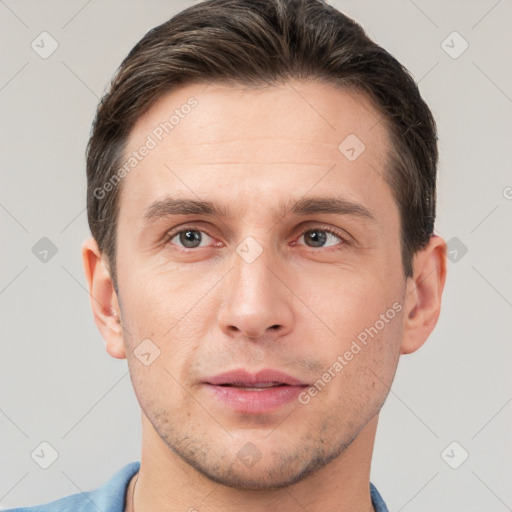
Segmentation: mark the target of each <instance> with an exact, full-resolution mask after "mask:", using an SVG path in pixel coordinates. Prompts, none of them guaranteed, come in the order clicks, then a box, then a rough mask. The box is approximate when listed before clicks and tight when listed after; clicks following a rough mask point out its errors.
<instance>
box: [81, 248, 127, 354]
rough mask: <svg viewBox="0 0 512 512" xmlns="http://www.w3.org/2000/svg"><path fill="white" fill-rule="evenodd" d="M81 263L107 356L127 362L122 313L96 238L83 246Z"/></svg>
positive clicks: (95, 319)
mask: <svg viewBox="0 0 512 512" xmlns="http://www.w3.org/2000/svg"><path fill="white" fill-rule="evenodd" d="M82 262H83V265H84V271H85V277H86V279H87V284H88V287H89V296H90V299H91V306H92V312H93V316H94V321H95V322H96V325H97V326H98V329H99V330H100V332H101V335H102V336H103V339H104V340H105V342H106V349H107V352H108V353H109V354H110V355H111V356H112V357H115V358H117V359H124V358H126V350H125V346H124V340H123V329H122V325H121V311H120V307H119V302H118V300H117V295H116V292H115V290H114V286H113V284H112V280H111V279H110V273H109V271H108V268H107V266H106V264H105V262H104V261H103V259H102V256H101V252H100V250H99V247H98V244H97V243H96V240H95V239H94V238H88V239H87V240H85V241H84V242H83V244H82Z"/></svg>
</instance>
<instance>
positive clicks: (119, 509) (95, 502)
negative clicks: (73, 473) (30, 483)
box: [4, 461, 140, 512]
mask: <svg viewBox="0 0 512 512" xmlns="http://www.w3.org/2000/svg"><path fill="white" fill-rule="evenodd" d="M139 466H140V462H138V461H136V462H131V463H130V464H127V465H126V466H124V467H123V468H121V469H120V470H119V471H118V472H117V473H116V474H115V475H114V476H112V478H110V480H109V481H108V482H106V483H105V484H104V485H102V486H101V487H99V488H98V489H95V490H94V491H90V492H81V493H77V494H73V495H71V496H67V497H65V498H61V499H58V500H56V501H52V502H51V503H46V504H44V505H36V506H33V507H20V508H12V509H9V510H5V511H4V512H98V510H105V511H107V510H108V511H109V512H123V511H124V506H125V495H126V488H127V486H128V484H129V482H130V479H131V478H132V477H133V475H135V473H137V471H138V470H139Z"/></svg>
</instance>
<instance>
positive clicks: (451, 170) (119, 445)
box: [0, 0, 512, 512]
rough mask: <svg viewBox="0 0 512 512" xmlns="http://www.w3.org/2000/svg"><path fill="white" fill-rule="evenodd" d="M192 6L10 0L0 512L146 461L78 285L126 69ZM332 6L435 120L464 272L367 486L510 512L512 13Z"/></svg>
mask: <svg viewBox="0 0 512 512" xmlns="http://www.w3.org/2000/svg"><path fill="white" fill-rule="evenodd" d="M192 3H193V2H185V1H181V0H180V1H178V0H175V1H155V0H153V1H146V2H142V1H136V2H133V1H100V0H92V1H89V2H87V1H84V0H79V1H66V2H64V1H58V2H57V1H46V0H45V1H37V2H36V1H33V2H30V1H19V0H18V1H16V0H0V19H1V22H0V23H1V25H0V38H1V45H2V64H1V66H0V73H1V76H0V109H1V119H2V124H1V133H0V145H1V169H2V188H1V191H0V223H1V233H2V235H1V236H2V253H1V254H2V262H1V274H0V302H1V311H2V316H1V336H2V342H1V346H0V347H1V354H0V379H1V385H0V429H1V436H0V505H1V506H2V507H11V506H15V505H21V504H24V505H29V504H36V503H41V502H45V501H50V500H52V499H55V498H57V497H61V496H64V495H68V494H72V493H75V492H79V491H81V490H90V489H92V488H95V487H97V486H99V485H101V484H102V483H104V481H105V480H107V479H108V478H109V477H110V476H111V475H112V474H113V473H114V472H115V471H117V470H118V469H119V468H120V467H121V466H122V465H124V464H126V463H128V462H130V461H133V460H138V459H139V450H140V437H141V429H140V416H139V414H140V413H139V409H138V404H137V402H136V399H135V397H134V394H133V391H132V388H131V383H130V379H129V375H128V373H127V366H126V361H119V360H115V359H112V358H110V357H109V356H108V354H106V352H105V350H104V342H103V339H102V338H101V336H100V334H99V332H98V331H97V329H96V326H95V324H94V322H93V319H92V314H91V312H90V306H89V297H88V294H87V291H86V289H85V286H86V284H85V278H84V274H83V270H82V265H81V258H80V245H81V243H82V241H83V240H84V239H85V238H86V237H87V236H88V234H89V231H88V226H87V222H86V211H85V190H86V180H85V170H84V149H85V145H86V142H87V138H88V134H89V130H90V124H91V121H92V118H93V114H94V111H95V108H96V105H97V102H98V98H99V97H100V96H101V94H102V93H103V91H104V90H105V87H106V85H107V84H108V82H109V80H110V78H111V76H112V74H113V72H114V70H115V69H116V67H117V66H118V64H119V63H120V62H121V60H122V58H123V57H124V56H125V55H126V54H127V52H128V51H129V50H130V48H131V47H132V46H133V45H134V44H135V43H136V42H137V41H138V40H139V39H140V38H141V37H142V36H143V35H144V34H145V32H146V31H147V30H149V29H150V28H151V27H153V26H155V25H157V24H160V23H161V22H163V21H165V20H167V19H168V18H169V17H170V16H171V15H173V14H174V13H176V12H178V11H179V10H181V9H182V8H184V7H186V6H188V5H191V4H192ZM331 3H332V4H333V5H336V6H337V7H338V8H340V10H342V11H343V12H345V13H346V14H348V15H349V16H351V17H353V18H355V19H356V20H358V21H359V22H360V23H361V24H362V25H363V26H364V27H365V28H366V29H367V30H368V32H369V35H370V36H371V37H373V38H374V39H375V40H376V41H377V42H378V43H379V44H381V45H383V46H384V47H385V48H386V49H388V50H389V51H390V52H391V53H392V54H394V55H395V56H396V57H397V58H398V59H399V60H400V61H401V62H403V63H404V64H405V65H406V67H408V68H409V69H410V70H411V72H412V73H413V75H414V77H415V79H416V80H417V81H418V82H419V85H420V89H421V91H422V94H423V95H424V97H425V99H426V101H427V103H429V105H430V106H431V108H432V110H433V112H434V115H435V117H436V119H437V122H438V126H439V136H440V150H441V161H440V168H439V196H438V200H439V213H438V224H437V232H438V233H439V234H441V235H442V236H443V237H444V238H445V239H446V240H447V241H449V242H450V243H449V249H450V251H451V258H452V260H453V261H450V262H449V265H448V280H447V285H446V289H445V294H444V299H443V311H442V314H441V318H440V321H439V324H438V326H437V328H436V329H435V331H434V334H433V335H432V336H431V338H430V339H429V341H428V342H427V343H426V345H425V346H424V347H423V348H422V349H421V350H420V351H419V352H417V353H416V354H413V355H409V356H404V357H403V358H402V360H401V362H400V365H399V369H398V372H397V376H396V379H395V382H394V385H393V388H392V390H391V393H390V395H389V398H388V400H387V402H386V404H385V406H384V408H383V411H382V413H381V420H380V427H379V431H378V435H377V440H376V446H375V454H374V459H373V467H372V481H373V482H374V483H375V484H376V485H377V487H378V489H379V491H380V492H381V494H382V495H383V497H384V498H385V500H386V501H387V503H388V506H389V508H390V510H391V511H401V510H404V511H416V512H421V511H432V510H436V511H439V512H445V511H446V512H448V511H453V510H465V511H468V512H469V511H479V512H481V511H483V510H485V511H486V512H494V511H495V512H502V511H505V510H512V488H511V485H510V482H511V479H510V476H511V474H512V472H511V465H512V464H511V452H512V450H511V447H512V446H511V445H512V436H511V435H510V432H511V426H512V425H511V423H512V422H511V419H512V404H511V401H512V386H511V380H512V377H511V371H510V367H511V366H510V365H511V362H512V343H511V336H510V327H511V316H512V272H511V264H510V262H511V261H512V242H511V236H510V233H512V230H511V227H512V226H511V224H512V222H511V220H512V215H511V214H512V200H511V199H512V188H511V187H512V172H511V170H512V169H511V168H512V166H511V158H510V156H511V152H510V143H511V141H512V133H511V132H512V126H511V122H510V119H511V113H512V99H511V98H512V89H511V83H512V81H511V78H512V76H511V75H512V71H511V67H510V51H511V46H512V44H511V39H510V26H511V21H512V16H511V14H512V2H511V1H510V0H501V1H496V0H489V1H487V0H485V1H484V0H481V1H472V2H471V1H441V0H438V1H426V0H415V1H412V0H411V1H409V0H400V1H385V2H384V1H381V2H369V1H357V2H356V1H346V2H345V1H339V2H338V1H332V2H331ZM43 31H47V32H49V33H50V34H51V36H52V37H53V38H54V39H55V40H56V41H57V42H58V45H59V46H58V49H57V50H56V51H55V52H54V53H53V54H52V55H51V56H49V57H48V58H47V59H43V58H41V57H40V55H39V54H38V53H36V51H34V50H33V49H32V48H31V43H32V41H34V40H35V41H36V43H37V42H38V41H39V45H40V46H42V43H41V42H40V41H41V37H40V36H39V34H41V32H43ZM454 31H456V32H458V33H459V34H460V36H461V37H462V38H463V39H461V38H460V37H459V36H457V35H451V36H450V34H452V33H453V32H454ZM448 36H449V37H448ZM44 37H47V36H44ZM447 37H448V38H447ZM464 40H465V41H467V43H468V44H469V47H468V48H467V50H466V51H465V52H464V53H462V54H461V55H460V56H458V57H457V58H453V57H454V56H455V55H456V54H458V53H460V51H461V50H462V49H463V48H464ZM45 41H46V42H45V48H46V49H49V48H50V40H49V39H46V40H45ZM443 41H445V43H443ZM449 53H451V55H450V54H449ZM507 187H508V188H507ZM43 237H47V238H49V239H50V240H51V241H52V243H53V244H54V245H55V246H56V248H57V253H56V254H55V255H53V256H52V255H51V252H50V253H49V254H48V256H47V261H46V262H44V261H40V259H39V258H38V257H36V255H35V254H34V253H33V252H32V248H33V247H34V246H35V245H36V244H37V243H38V241H39V240H40V239H41V238H43ZM40 243H43V244H44V242H40ZM36 247H39V246H36ZM465 248H467V253H464V251H465ZM35 252H36V253H37V251H35ZM43 441H46V442H48V443H50V444H51V445H52V446H53V447H54V448H55V449H56V450H57V452H58V458H57V460H56V461H55V462H54V463H53V464H52V465H51V466H50V467H49V468H48V469H46V470H45V469H42V468H41V467H40V466H39V465H38V464H36V462H35V461H34V460H33V459H32V457H31V453H32V452H33V451H34V450H35V449H36V448H38V447H39V445H40V443H41V442H43ZM453 441H455V442H456V443H458V444H456V445H452V446H451V447H449V448H448V449H447V450H445V449H446V448H447V447H448V446H449V445H450V443H452V442H453ZM39 449H40V448H39ZM465 451H467V452H468V454H469V457H468V459H467V460H465V461H464V462H463V463H462V464H461V462H462V461H463V459H464V454H465ZM36 452H37V450H36ZM46 453H48V451H47V452H46ZM443 453H444V455H442V454H443ZM448 463H449V464H451V465H452V466H459V467H458V468H457V469H453V468H452V467H450V465H449V464H448Z"/></svg>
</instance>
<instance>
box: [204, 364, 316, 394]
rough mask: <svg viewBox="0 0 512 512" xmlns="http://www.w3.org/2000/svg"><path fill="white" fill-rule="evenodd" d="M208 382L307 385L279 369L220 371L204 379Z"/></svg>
mask: <svg viewBox="0 0 512 512" xmlns="http://www.w3.org/2000/svg"><path fill="white" fill-rule="evenodd" d="M206 382H207V383H208V384H213V385H214V386H232V387H245V388H258V389H262V388H269V387H276V386H283V385H284V386H307V385H308V383H307V382H302V381H301V380H299V379H296V378H295V377H292V376H291V375H288V374H287V373H284V372H281V371H279V370H272V369H268V370H261V371H259V372H258V373H255V374H251V373H249V372H247V371H246V370H234V371H231V372H226V373H221V374H220V375H215V376H214V377H211V378H208V379H206Z"/></svg>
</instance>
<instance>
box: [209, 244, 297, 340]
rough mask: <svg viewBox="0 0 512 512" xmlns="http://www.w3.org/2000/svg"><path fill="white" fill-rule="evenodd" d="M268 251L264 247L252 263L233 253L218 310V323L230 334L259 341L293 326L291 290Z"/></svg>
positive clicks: (275, 335)
mask: <svg viewBox="0 0 512 512" xmlns="http://www.w3.org/2000/svg"><path fill="white" fill-rule="evenodd" d="M270 252H271V251H270V250H264V251H263V252H262V253H261V254H260V256H259V257H258V258H257V259H256V260H255V261H253V262H251V263H248V262H246V261H245V260H244V259H243V258H241V257H239V256H238V254H236V255H235V263H234V268H233V269H232V270H231V272H229V274H228V276H226V281H225V284H224V292H223V294H224V298H223V300H222V302H221V305H220V308H219V312H218V323H219V326H220V328H221V330H222V331H223V332H224V333H225V334H226V335H228V336H229V337H232V338H240V339H246V340H247V339H250V340H252V341H258V340H260V341H261V340H262V339H263V338H265V339H268V338H269V337H271V338H273V339H275V338H277V337H282V336H284V335H286V334H287V333H289V332H290V331H291V329H292V323H293V311H292V304H291V301H292V299H293V293H292V291H291V290H290V289H289V288H288V286H287V285H286V284H285V283H286V280H285V276H284V272H283V271H282V269H281V268H280V266H279V265H278V263H277V262H276V259H275V258H273V257H271V255H270ZM271 260H272V261H271ZM282 264H284V263H283V262H281V265H282Z"/></svg>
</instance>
